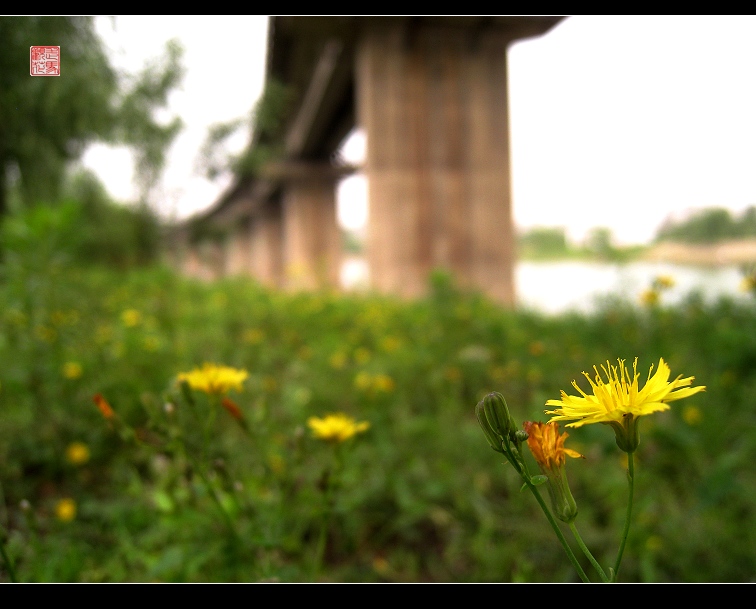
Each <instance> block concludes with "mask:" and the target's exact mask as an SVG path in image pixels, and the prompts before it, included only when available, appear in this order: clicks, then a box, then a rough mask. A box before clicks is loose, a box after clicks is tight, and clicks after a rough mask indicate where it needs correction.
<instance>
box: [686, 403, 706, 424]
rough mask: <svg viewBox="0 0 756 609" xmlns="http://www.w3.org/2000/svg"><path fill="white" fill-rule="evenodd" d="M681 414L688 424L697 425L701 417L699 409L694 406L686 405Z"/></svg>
mask: <svg viewBox="0 0 756 609" xmlns="http://www.w3.org/2000/svg"><path fill="white" fill-rule="evenodd" d="M682 416H683V419H684V420H685V422H686V423H687V424H688V425H698V424H699V423H700V422H701V419H702V418H703V415H702V414H701V411H700V410H699V409H698V408H696V407H695V406H686V407H685V410H683V415H682Z"/></svg>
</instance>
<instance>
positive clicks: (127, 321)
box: [121, 309, 142, 328]
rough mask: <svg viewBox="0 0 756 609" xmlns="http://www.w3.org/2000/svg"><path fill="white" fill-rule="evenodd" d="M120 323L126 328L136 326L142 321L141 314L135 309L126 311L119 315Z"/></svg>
mask: <svg viewBox="0 0 756 609" xmlns="http://www.w3.org/2000/svg"><path fill="white" fill-rule="evenodd" d="M121 321H122V322H123V325H124V326H126V327H127V328H133V327H134V326H138V325H139V324H140V322H141V321H142V314H141V313H140V312H139V311H137V310H136V309H126V310H125V311H124V312H123V313H121Z"/></svg>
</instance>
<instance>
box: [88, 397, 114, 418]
mask: <svg viewBox="0 0 756 609" xmlns="http://www.w3.org/2000/svg"><path fill="white" fill-rule="evenodd" d="M92 399H93V400H94V403H95V405H96V406H97V408H99V409H100V412H101V413H102V416H103V417H105V418H106V419H108V420H110V419H112V418H113V417H115V412H113V409H112V408H111V407H110V404H108V402H107V400H106V399H105V398H104V397H102V394H101V393H96V394H95V395H94V397H93V398H92Z"/></svg>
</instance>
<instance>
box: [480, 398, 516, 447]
mask: <svg viewBox="0 0 756 609" xmlns="http://www.w3.org/2000/svg"><path fill="white" fill-rule="evenodd" d="M475 414H476V416H477V417H478V423H480V426H481V427H482V428H483V433H485V434H486V439H487V440H488V443H489V444H490V445H491V448H493V449H494V450H495V451H497V452H503V449H502V443H503V442H504V443H507V444H508V443H509V442H513V441H515V434H516V433H517V424H516V423H515V422H514V419H513V418H512V415H511V414H510V413H509V408H508V407H507V402H506V400H505V399H504V396H503V395H501V394H500V393H497V392H494V393H489V394H488V395H487V396H486V397H484V398H483V399H482V400H481V401H480V402H478V405H477V406H476V407H475Z"/></svg>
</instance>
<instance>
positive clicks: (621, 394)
mask: <svg viewBox="0 0 756 609" xmlns="http://www.w3.org/2000/svg"><path fill="white" fill-rule="evenodd" d="M617 361H618V363H619V366H612V365H610V364H609V362H608V361H607V362H606V366H604V365H602V366H601V370H602V371H603V373H604V376H605V377H606V381H604V380H603V379H602V378H601V375H600V374H599V371H598V369H597V368H596V366H594V367H593V369H594V371H595V372H596V377H595V379H591V377H590V376H589V375H588V373H586V372H583V375H584V376H585V378H587V379H588V382H589V383H590V385H591V388H592V389H593V395H588V394H586V393H585V392H583V390H582V389H580V387H578V384H577V382H576V381H572V385H573V387H575V389H577V390H578V392H580V394H581V396H582V397H578V396H571V395H567V394H566V393H565V392H564V391H562V392H561V399H560V400H549V401H548V402H546V405H547V406H559V408H558V409H557V410H547V411H546V414H550V415H554V416H552V417H551V420H550V421H549V422H552V421H574V422H573V423H569V424H567V427H580V426H581V425H586V424H588V423H605V424H607V425H611V426H612V428H613V429H614V433H615V436H616V439H617V445H618V446H619V447H620V448H621V449H622V450H624V451H625V452H633V451H635V449H636V448H637V447H638V442H639V436H638V418H639V417H642V416H645V415H648V414H651V413H653V412H658V411H661V410H668V409H669V405H668V404H667V402H673V401H675V400H680V399H682V398H686V397H688V396H691V395H693V394H695V393H698V392H699V391H704V390H705V387H703V386H699V387H690V385H691V383H692V382H693V380H694V378H695V377H692V376H689V377H687V378H682V375H680V376H678V377H677V378H676V379H675V380H674V381H672V382H669V374H670V370H669V366H668V365H667V363H666V362H665V361H664V359H659V367H658V368H657V370H656V373H655V374H654V375H653V376H651V373H652V372H653V369H654V367H653V365H652V366H651V369H650V370H649V372H648V379H647V381H646V384H645V386H644V387H643V389H639V388H638V377H639V376H640V375H639V374H638V372H637V365H638V358H636V359H635V361H634V362H633V376H632V378H631V377H630V371H629V370H628V369H627V367H626V366H625V360H617Z"/></svg>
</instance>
